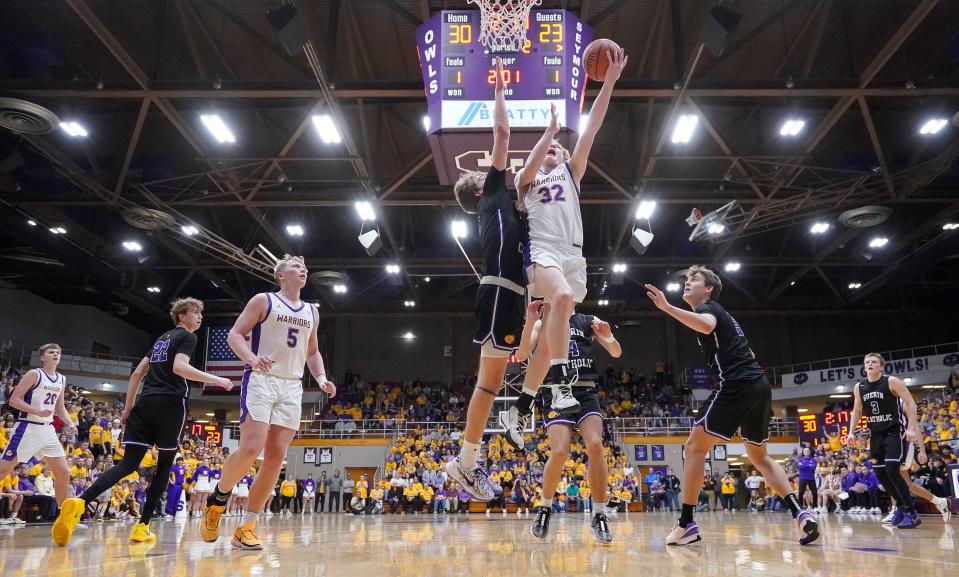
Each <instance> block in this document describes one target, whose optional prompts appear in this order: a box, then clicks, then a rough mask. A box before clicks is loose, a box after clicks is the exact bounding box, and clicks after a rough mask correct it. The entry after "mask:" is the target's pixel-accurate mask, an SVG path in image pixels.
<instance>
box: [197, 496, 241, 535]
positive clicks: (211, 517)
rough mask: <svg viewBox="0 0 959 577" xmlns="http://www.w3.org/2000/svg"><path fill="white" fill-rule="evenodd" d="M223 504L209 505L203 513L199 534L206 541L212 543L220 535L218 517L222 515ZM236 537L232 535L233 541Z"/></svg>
mask: <svg viewBox="0 0 959 577" xmlns="http://www.w3.org/2000/svg"><path fill="white" fill-rule="evenodd" d="M224 508H225V507H224V506H223V505H210V506H208V507H207V508H206V513H204V514H203V521H202V522H201V523H200V535H201V536H202V537H203V540H204V541H206V542H207V543H212V542H214V541H216V540H217V538H218V537H219V536H220V517H221V516H223V509H224ZM235 540H236V538H235V537H234V541H235Z"/></svg>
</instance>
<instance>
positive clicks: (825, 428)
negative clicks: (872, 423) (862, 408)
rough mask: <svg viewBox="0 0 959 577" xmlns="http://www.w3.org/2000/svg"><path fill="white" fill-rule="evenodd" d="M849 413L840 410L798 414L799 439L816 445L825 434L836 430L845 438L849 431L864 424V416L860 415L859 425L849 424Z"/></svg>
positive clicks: (833, 433)
mask: <svg viewBox="0 0 959 577" xmlns="http://www.w3.org/2000/svg"><path fill="white" fill-rule="evenodd" d="M849 414H850V411H847V410H842V411H825V412H823V413H820V414H818V415H811V414H809V413H806V414H804V415H799V441H800V442H802V443H810V444H812V445H813V446H816V445H818V444H819V442H820V440H821V439H822V438H823V437H825V436H827V435H835V434H836V433H837V432H838V433H839V436H840V437H841V438H845V437H846V435H848V434H849V433H850V432H851V431H853V430H855V429H858V428H862V427H865V426H866V422H867V419H866V417H865V416H862V417H860V419H859V426H857V427H853V426H851V425H850V423H849Z"/></svg>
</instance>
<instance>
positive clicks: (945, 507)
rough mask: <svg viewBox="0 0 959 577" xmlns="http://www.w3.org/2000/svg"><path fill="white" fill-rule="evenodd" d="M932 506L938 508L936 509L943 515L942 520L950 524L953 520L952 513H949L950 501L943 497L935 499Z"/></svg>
mask: <svg viewBox="0 0 959 577" xmlns="http://www.w3.org/2000/svg"><path fill="white" fill-rule="evenodd" d="M932 504H933V505H935V506H936V509H939V513H940V514H941V515H942V520H943V521H945V522H946V523H948V522H949V519H951V518H952V512H951V511H949V499H945V498H943V497H933V498H932Z"/></svg>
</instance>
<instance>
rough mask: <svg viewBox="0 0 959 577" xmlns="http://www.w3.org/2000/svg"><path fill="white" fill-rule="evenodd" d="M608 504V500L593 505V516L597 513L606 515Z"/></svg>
mask: <svg viewBox="0 0 959 577" xmlns="http://www.w3.org/2000/svg"><path fill="white" fill-rule="evenodd" d="M608 503H609V499H606V500H605V501H603V502H602V503H595V502H594V503H593V515H596V514H598V513H607V512H608V511H607V510H606V505H607V504H608Z"/></svg>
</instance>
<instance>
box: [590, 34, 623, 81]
mask: <svg viewBox="0 0 959 577" xmlns="http://www.w3.org/2000/svg"><path fill="white" fill-rule="evenodd" d="M618 50H621V48H620V47H619V44H616V43H615V42H613V41H612V40H610V39H608V38H597V39H596V40H593V41H592V42H590V43H589V44H588V45H587V46H586V50H585V51H584V52H583V65H584V66H585V67H586V75H587V76H589V77H590V78H592V79H593V80H598V81H600V82H602V81H603V80H605V78H606V69H607V68H608V67H609V58H610V56H612V55H613V53H614V51H618ZM607 53H608V54H609V55H610V56H607V55H606V54H607Z"/></svg>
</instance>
